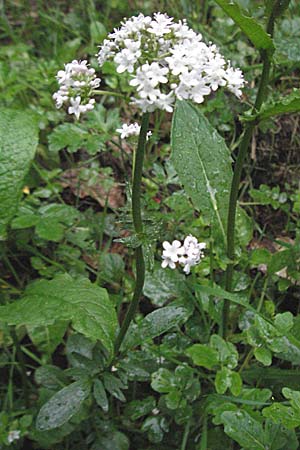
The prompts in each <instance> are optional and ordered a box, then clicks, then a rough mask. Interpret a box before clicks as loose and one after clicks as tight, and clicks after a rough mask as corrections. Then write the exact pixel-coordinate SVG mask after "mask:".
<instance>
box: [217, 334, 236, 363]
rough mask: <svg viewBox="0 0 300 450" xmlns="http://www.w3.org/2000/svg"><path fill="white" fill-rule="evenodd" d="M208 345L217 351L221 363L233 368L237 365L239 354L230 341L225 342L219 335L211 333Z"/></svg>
mask: <svg viewBox="0 0 300 450" xmlns="http://www.w3.org/2000/svg"><path fill="white" fill-rule="evenodd" d="M210 345H211V347H212V348H214V349H216V350H217V351H218V353H219V360H220V362H221V364H222V365H226V366H227V367H228V368H229V369H234V368H235V367H236V366H237V365H238V360H239V354H238V352H237V350H236V348H235V346H234V345H233V344H232V343H231V342H226V341H225V340H224V339H222V338H221V336H218V335H217V334H213V335H212V336H211V338H210Z"/></svg>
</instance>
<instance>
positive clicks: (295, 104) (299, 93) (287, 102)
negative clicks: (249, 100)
mask: <svg viewBox="0 0 300 450" xmlns="http://www.w3.org/2000/svg"><path fill="white" fill-rule="evenodd" d="M298 111H300V89H294V90H293V91H292V92H291V93H290V94H289V95H287V96H285V97H283V98H281V99H280V100H279V101H277V102H274V103H272V104H271V105H270V104H269V105H264V106H263V108H262V110H261V111H260V113H259V114H258V119H259V120H264V119H269V117H273V116H278V115H280V114H288V113H295V112H298Z"/></svg>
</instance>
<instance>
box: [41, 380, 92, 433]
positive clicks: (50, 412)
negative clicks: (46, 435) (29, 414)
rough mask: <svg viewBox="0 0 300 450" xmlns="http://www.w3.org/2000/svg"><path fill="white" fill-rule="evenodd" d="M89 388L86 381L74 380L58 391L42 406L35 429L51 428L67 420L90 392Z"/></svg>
mask: <svg viewBox="0 0 300 450" xmlns="http://www.w3.org/2000/svg"><path fill="white" fill-rule="evenodd" d="M90 388H91V387H90V384H89V383H88V382H87V381H75V383H72V384H70V385H69V386H67V387H65V388H63V389H62V390H61V391H58V392H57V393H56V394H55V395H54V396H53V397H52V398H51V399H50V400H49V401H48V402H47V403H45V405H43V406H42V408H41V410H40V412H39V414H38V417H37V421H36V427H37V429H38V430H40V431H45V430H52V429H53V428H57V427H60V426H61V425H63V424H64V423H66V422H68V420H70V419H71V417H73V416H74V414H76V413H77V412H78V411H79V409H80V406H81V404H82V402H83V401H84V400H85V399H86V398H87V397H88V395H89V393H90Z"/></svg>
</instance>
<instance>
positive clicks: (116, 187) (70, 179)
mask: <svg viewBox="0 0 300 450" xmlns="http://www.w3.org/2000/svg"><path fill="white" fill-rule="evenodd" d="M80 173H81V169H80V168H79V169H69V170H66V171H65V172H63V174H62V175H61V177H60V183H61V185H62V186H63V187H64V188H69V189H70V190H71V192H72V193H73V194H74V195H76V196H78V197H79V198H86V197H92V198H93V199H94V200H96V201H97V202H98V203H99V204H100V205H101V206H102V207H104V206H105V203H106V199H107V202H108V206H109V207H110V208H112V209H116V208H119V207H120V206H123V205H124V195H123V190H122V188H121V186H120V184H118V183H114V184H113V186H112V187H110V188H109V189H107V186H105V181H106V180H107V177H106V176H105V175H103V174H101V173H99V174H98V176H97V179H96V182H95V183H93V184H89V180H84V179H81V177H80Z"/></svg>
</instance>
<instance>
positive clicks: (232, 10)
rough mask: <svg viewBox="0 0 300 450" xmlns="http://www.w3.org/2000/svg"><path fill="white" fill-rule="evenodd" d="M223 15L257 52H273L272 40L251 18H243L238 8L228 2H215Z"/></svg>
mask: <svg viewBox="0 0 300 450" xmlns="http://www.w3.org/2000/svg"><path fill="white" fill-rule="evenodd" d="M215 1H216V3H217V4H218V5H219V6H220V7H221V8H222V9H223V11H225V13H226V14H227V15H228V16H229V17H230V18H231V19H232V20H233V21H234V22H235V23H236V24H237V25H238V26H239V27H240V29H241V30H242V31H243V32H244V33H245V35H246V36H247V38H248V39H249V40H250V41H251V42H252V44H253V45H254V47H256V48H257V49H258V50H267V51H271V52H273V51H274V50H275V47H274V44H273V40H272V38H271V37H270V35H269V34H268V33H266V32H265V30H264V29H263V27H262V26H261V25H260V24H259V23H257V21H256V20H255V19H254V18H253V17H247V16H245V15H244V14H243V13H242V11H241V10H240V7H239V6H238V5H237V4H235V3H234V2H232V1H229V0H215Z"/></svg>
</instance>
